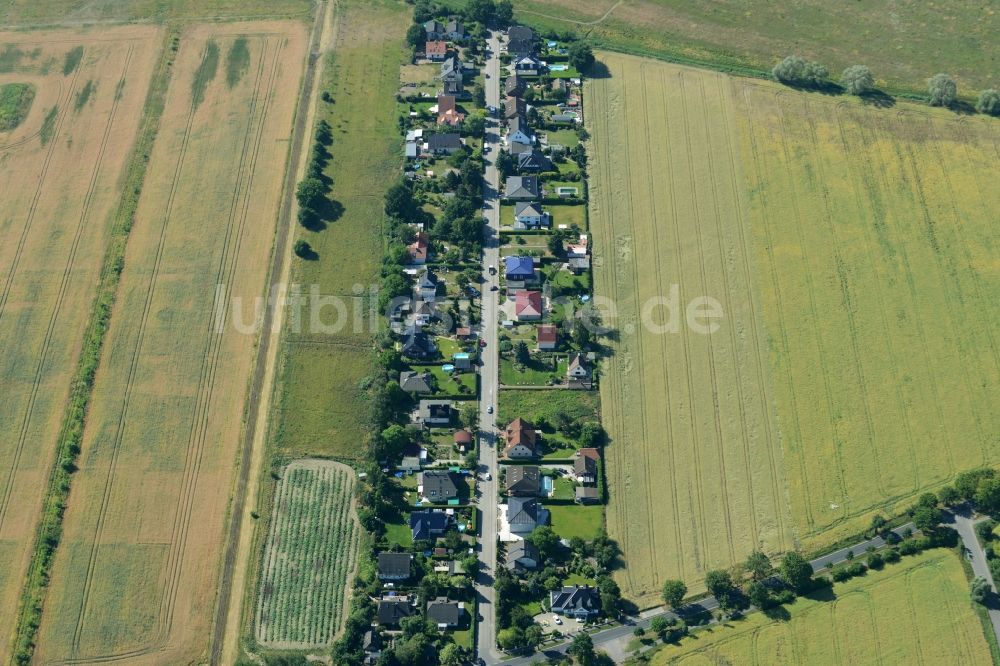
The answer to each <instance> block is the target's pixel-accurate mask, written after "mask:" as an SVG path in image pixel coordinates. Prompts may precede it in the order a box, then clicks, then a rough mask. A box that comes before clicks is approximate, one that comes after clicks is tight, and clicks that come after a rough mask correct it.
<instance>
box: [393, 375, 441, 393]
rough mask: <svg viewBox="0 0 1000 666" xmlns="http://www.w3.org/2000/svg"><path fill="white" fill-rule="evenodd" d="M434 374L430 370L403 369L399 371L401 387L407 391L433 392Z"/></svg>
mask: <svg viewBox="0 0 1000 666" xmlns="http://www.w3.org/2000/svg"><path fill="white" fill-rule="evenodd" d="M432 382H433V375H431V373H429V372H414V371H413V370H403V371H402V372H400V373H399V388H401V389H403V390H404V391H406V392H407V393H433V392H434V387H433V385H432Z"/></svg>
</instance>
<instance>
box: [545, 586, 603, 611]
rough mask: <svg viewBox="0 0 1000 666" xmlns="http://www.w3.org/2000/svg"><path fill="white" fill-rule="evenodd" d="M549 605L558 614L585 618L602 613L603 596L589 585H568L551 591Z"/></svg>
mask: <svg viewBox="0 0 1000 666" xmlns="http://www.w3.org/2000/svg"><path fill="white" fill-rule="evenodd" d="M549 607H550V608H551V609H552V612H553V613H555V614H557V615H564V616H567V617H578V618H581V619H584V620H587V619H590V618H592V617H597V616H598V615H600V614H601V596H600V594H598V592H597V588H595V587H591V586H589V585H568V586H563V587H562V589H560V590H553V591H552V592H550V593H549Z"/></svg>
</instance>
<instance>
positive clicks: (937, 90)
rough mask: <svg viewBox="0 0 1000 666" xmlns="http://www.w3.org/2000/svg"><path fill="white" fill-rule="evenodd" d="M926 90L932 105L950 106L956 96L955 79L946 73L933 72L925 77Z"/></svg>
mask: <svg viewBox="0 0 1000 666" xmlns="http://www.w3.org/2000/svg"><path fill="white" fill-rule="evenodd" d="M927 92H928V94H929V95H930V103H931V105H932V106H951V105H952V104H954V103H955V99H956V98H957V96H958V88H957V86H956V85H955V79H953V78H951V77H950V76H948V75H947V74H935V75H934V76H932V77H931V78H929V79H927Z"/></svg>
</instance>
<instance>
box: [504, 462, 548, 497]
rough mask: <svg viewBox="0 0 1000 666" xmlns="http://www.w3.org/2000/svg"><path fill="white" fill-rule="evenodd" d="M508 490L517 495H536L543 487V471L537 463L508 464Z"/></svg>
mask: <svg viewBox="0 0 1000 666" xmlns="http://www.w3.org/2000/svg"><path fill="white" fill-rule="evenodd" d="M506 469H507V492H508V493H509V494H510V495H515V496H527V497H534V496H536V495H538V491H539V490H540V489H541V472H540V471H539V469H538V466H537V465H507V466H506Z"/></svg>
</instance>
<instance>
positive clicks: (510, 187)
mask: <svg viewBox="0 0 1000 666" xmlns="http://www.w3.org/2000/svg"><path fill="white" fill-rule="evenodd" d="M538 193H539V189H538V178H537V177H535V176H510V177H509V178H507V184H506V188H505V189H504V197H506V198H507V199H537V198H538Z"/></svg>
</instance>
